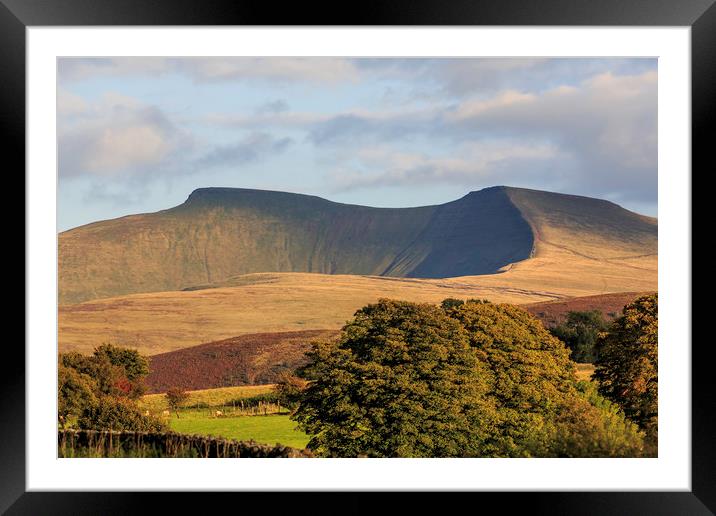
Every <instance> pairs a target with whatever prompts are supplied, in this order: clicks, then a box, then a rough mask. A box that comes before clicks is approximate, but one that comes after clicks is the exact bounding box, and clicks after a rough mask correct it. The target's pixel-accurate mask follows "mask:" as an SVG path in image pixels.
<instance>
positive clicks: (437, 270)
mask: <svg viewBox="0 0 716 516" xmlns="http://www.w3.org/2000/svg"><path fill="white" fill-rule="evenodd" d="M656 235H657V222H656V219H653V218H649V217H645V216H642V215H638V214H636V213H633V212H630V211H627V210H625V209H623V208H621V207H619V206H617V205H616V204H614V203H611V202H608V201H603V200H597V199H591V198H588V197H579V196H572V195H563V194H556V193H549V192H541V191H536V190H526V189H519V188H509V187H492V188H486V189H484V190H480V191H477V192H470V193H469V194H467V195H466V196H464V197H462V198H461V199H458V200H456V201H452V202H448V203H446V204H441V205H436V206H424V207H417V208H371V207H366V206H357V205H349V204H340V203H336V202H331V201H328V200H326V199H322V198H320V197H314V196H309V195H300V194H293V193H284V192H272V191H263V190H248V189H239V188H201V189H198V190H195V191H194V192H193V193H192V194H191V195H190V196H189V198H188V199H187V200H186V201H185V202H184V203H183V204H181V205H179V206H176V207H174V208H171V209H168V210H163V211H159V212H156V213H149V214H139V215H130V216H127V217H122V218H118V219H113V220H107V221H101V222H96V223H92V224H88V225H85V226H81V227H79V228H75V229H72V230H69V231H65V232H63V233H61V234H60V235H59V296H60V303H61V304H68V303H77V302H81V301H86V300H90V299H97V298H106V297H111V296H117V295H122V294H130V293H138V292H152V291H166V290H181V289H184V288H190V287H192V286H195V285H206V284H211V283H216V282H221V281H224V280H227V279H228V278H231V277H234V276H237V275H241V274H248V273H255V272H316V273H324V274H361V275H377V276H395V277H414V278H442V277H455V276H468V275H479V274H490V273H495V272H498V271H500V269H502V268H503V267H505V266H507V265H509V264H511V263H515V262H519V261H522V260H526V259H528V258H531V257H532V256H535V255H539V253H540V251H541V250H543V249H544V248H545V246H556V247H557V248H569V249H570V251H572V252H574V253H577V254H579V255H580V256H586V257H589V258H590V257H594V258H595V259H609V256H612V255H613V256H615V257H616V256H618V257H619V258H620V259H622V258H624V256H627V257H629V256H635V257H638V256H644V255H651V254H655V253H656Z"/></svg>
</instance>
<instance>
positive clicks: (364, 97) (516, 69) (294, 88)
mask: <svg viewBox="0 0 716 516" xmlns="http://www.w3.org/2000/svg"><path fill="white" fill-rule="evenodd" d="M57 66H58V79H57V80H58V82H57V134H58V229H59V230H60V231H64V230H66V229H70V228H73V227H76V226H80V225H83V224H87V223H89V222H93V221H97V220H104V219H110V218H115V217H119V216H123V215H128V214H132V213H146V212H152V211H158V210H161V209H166V208H170V207H172V206H176V205H178V204H181V203H182V202H183V201H184V200H186V198H187V197H188V196H189V194H190V193H191V192H192V191H193V190H194V189H196V188H202V187H209V186H224V187H239V188H258V189H266V190H280V191H288V192H296V193H305V194H311V195H318V196H321V197H324V198H326V199H330V200H333V201H337V202H343V203H350V204H362V205H367V206H382V207H405V206H423V205H431V204H441V203H444V202H448V201H452V200H455V199H458V198H460V197H462V196H464V195H465V194H467V193H468V192H470V191H474V190H480V189H482V188H486V187H489V186H496V185H507V186H516V187H524V188H536V189H540V190H549V191H554V192H562V193H569V194H577V195H586V196H590V197H598V198H603V199H608V200H610V201H613V202H616V203H618V204H620V205H622V206H624V207H625V208H627V209H630V210H633V211H637V212H639V213H643V214H646V215H651V216H656V214H657V60H656V59H650V58H638V59H625V58H555V59H546V58H454V59H453V58H437V59H418V58H407V59H401V58H360V59H348V58H295V57H294V58H291V57H286V58H283V57H266V58H249V57H237V58H231V57H229V58H227V57H205V58H168V57H141V58H138V57H126V58H124V57H122V58H60V59H58V64H57Z"/></svg>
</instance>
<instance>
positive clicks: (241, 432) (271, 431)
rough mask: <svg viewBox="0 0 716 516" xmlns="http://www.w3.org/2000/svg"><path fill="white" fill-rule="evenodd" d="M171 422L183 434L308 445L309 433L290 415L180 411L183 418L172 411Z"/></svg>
mask: <svg viewBox="0 0 716 516" xmlns="http://www.w3.org/2000/svg"><path fill="white" fill-rule="evenodd" d="M168 423H169V426H170V427H171V429H172V430H174V431H175V432H179V433H183V434H197V435H211V436H214V437H224V438H226V439H236V440H238V441H249V440H253V441H256V442H258V443H263V444H277V443H279V444H283V445H285V446H291V447H293V448H305V447H306V444H307V443H308V440H309V437H308V436H307V435H306V434H304V433H303V432H301V431H299V430H296V429H295V427H296V423H295V422H294V421H291V420H290V419H289V418H288V415H277V414H272V415H268V416H239V417H209V416H207V415H206V411H196V410H180V411H179V418H177V417H176V415H175V414H172V417H171V418H170V419H169V421H168Z"/></svg>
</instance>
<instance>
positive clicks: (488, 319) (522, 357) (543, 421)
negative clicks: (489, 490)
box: [446, 302, 576, 457]
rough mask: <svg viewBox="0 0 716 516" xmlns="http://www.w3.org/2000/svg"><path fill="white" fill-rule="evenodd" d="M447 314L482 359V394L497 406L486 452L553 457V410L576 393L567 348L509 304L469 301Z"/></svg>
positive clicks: (555, 414)
mask: <svg viewBox="0 0 716 516" xmlns="http://www.w3.org/2000/svg"><path fill="white" fill-rule="evenodd" d="M446 313H447V314H448V315H449V316H450V317H451V318H453V319H454V320H456V321H458V322H459V323H460V324H461V325H462V326H463V327H464V328H465V330H466V331H467V335H468V340H469V343H470V345H471V346H472V348H473V349H474V350H475V352H476V355H477V358H478V360H479V362H481V363H484V364H486V368H485V370H486V373H485V374H486V375H487V377H488V386H489V388H488V391H487V393H486V396H487V397H488V399H489V401H490V403H491V404H492V405H494V406H495V407H496V411H497V421H496V426H495V427H494V429H493V430H492V432H491V437H490V440H489V444H490V445H491V447H490V448H489V452H490V455H491V456H506V457H533V456H541V457H546V456H551V455H552V451H551V447H552V444H553V438H554V432H555V428H556V425H557V422H556V418H557V415H558V414H559V413H560V411H561V410H562V408H563V406H564V403H565V402H566V401H567V400H569V399H570V398H571V397H574V396H576V391H575V387H574V384H575V382H576V378H575V376H574V364H573V362H572V361H571V360H570V359H569V351H568V350H567V348H565V346H564V344H563V343H562V342H560V341H559V340H558V339H556V338H555V337H553V336H552V335H550V333H549V332H548V331H547V330H545V328H544V326H542V323H541V322H540V321H539V320H537V319H536V318H534V317H533V316H532V315H530V314H529V313H528V312H526V311H525V310H523V309H521V308H519V307H516V306H513V305H507V304H492V303H484V302H467V303H465V304H463V305H460V306H458V307H456V308H451V309H448V310H447V312H446Z"/></svg>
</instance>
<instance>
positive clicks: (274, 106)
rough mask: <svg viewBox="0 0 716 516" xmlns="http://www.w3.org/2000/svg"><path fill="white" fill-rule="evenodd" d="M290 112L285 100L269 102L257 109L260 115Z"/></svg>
mask: <svg viewBox="0 0 716 516" xmlns="http://www.w3.org/2000/svg"><path fill="white" fill-rule="evenodd" d="M288 110H289V107H288V103H287V102H286V101H285V100H281V99H278V100H274V101H272V102H267V103H265V104H262V105H261V106H259V107H258V109H256V113H257V114H259V115H265V114H276V113H284V112H286V111H288Z"/></svg>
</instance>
